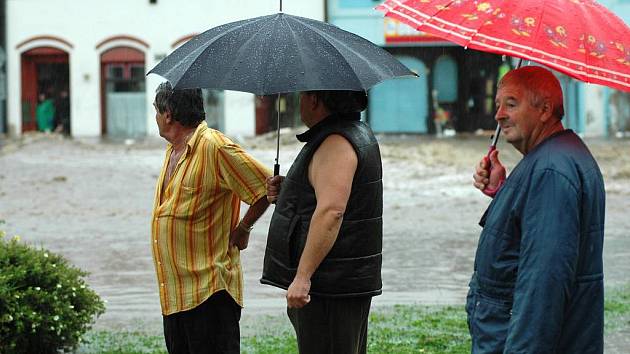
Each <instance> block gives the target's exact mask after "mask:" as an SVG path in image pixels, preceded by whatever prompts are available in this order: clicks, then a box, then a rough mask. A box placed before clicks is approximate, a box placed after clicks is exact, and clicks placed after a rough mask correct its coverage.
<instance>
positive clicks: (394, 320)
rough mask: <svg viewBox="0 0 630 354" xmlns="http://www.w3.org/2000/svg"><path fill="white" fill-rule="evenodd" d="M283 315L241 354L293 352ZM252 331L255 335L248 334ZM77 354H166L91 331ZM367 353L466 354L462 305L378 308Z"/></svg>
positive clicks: (144, 342) (627, 306) (142, 340)
mask: <svg viewBox="0 0 630 354" xmlns="http://www.w3.org/2000/svg"><path fill="white" fill-rule="evenodd" d="M605 311H606V328H605V333H606V334H612V333H615V332H618V331H622V330H628V329H629V328H630V285H626V286H623V287H618V288H614V289H607V291H606V302H605ZM286 322H288V320H286V319H284V315H278V316H271V317H268V318H264V319H262V320H259V321H256V323H255V324H254V327H253V328H250V329H249V330H248V331H249V332H252V333H256V334H255V335H250V336H246V337H244V338H242V340H241V351H242V353H256V354H285V353H286V354H289V353H291V354H292V353H297V346H296V343H295V335H294V333H293V331H292V329H291V328H290V327H288V326H283V325H282V323H285V324H286ZM252 329H253V331H252ZM85 340H86V341H87V343H85V344H83V345H82V346H81V349H80V350H79V353H81V354H88V353H89V354H92V353H99V354H154V353H155V354H157V353H160V354H162V353H166V349H165V348H164V339H163V337H162V334H161V333H159V334H147V333H143V332H142V331H91V332H89V333H88V334H87V335H86V337H85ZM368 352H369V353H379V354H380V353H384V354H386V353H396V354H399V353H400V354H406V353H415V354H417V353H427V354H429V353H449V354H459V353H470V338H469V335H468V328H467V326H466V313H465V312H464V308H463V306H449V307H442V306H420V305H397V306H394V307H389V308H377V309H373V310H372V314H371V315H370V324H369V334H368Z"/></svg>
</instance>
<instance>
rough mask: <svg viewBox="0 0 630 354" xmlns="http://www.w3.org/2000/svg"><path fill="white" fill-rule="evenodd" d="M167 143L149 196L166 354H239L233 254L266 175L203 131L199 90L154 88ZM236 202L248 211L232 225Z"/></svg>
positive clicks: (238, 292)
mask: <svg viewBox="0 0 630 354" xmlns="http://www.w3.org/2000/svg"><path fill="white" fill-rule="evenodd" d="M153 105H154V107H155V110H156V115H155V119H156V122H157V125H158V128H159V132H160V136H162V137H163V138H164V139H166V140H167V141H168V143H169V144H168V145H167V148H166V157H165V160H164V165H163V167H162V171H161V173H160V177H159V179H158V182H157V187H156V191H155V202H154V206H153V219H152V227H151V241H152V242H151V245H152V250H153V260H154V264H155V269H156V273H157V279H158V285H159V293H160V303H161V306H162V314H163V316H164V318H163V322H164V337H165V340H166V346H167V349H168V351H169V353H170V354H175V353H177V354H179V353H239V351H240V331H239V320H240V315H241V307H242V306H243V275H242V271H241V262H240V255H239V254H240V250H243V249H245V248H246V247H247V243H248V240H249V233H250V231H251V229H252V226H253V225H254V223H255V222H256V220H258V218H259V217H260V216H261V215H262V214H263V213H264V212H265V210H266V209H267V207H268V206H269V203H268V202H267V198H266V189H265V179H266V178H267V176H269V175H270V174H271V173H270V171H269V170H268V169H267V168H265V167H264V166H263V165H262V164H261V163H260V162H258V161H256V160H255V159H254V158H253V157H251V156H250V155H248V154H247V153H246V152H245V151H243V149H242V148H241V147H240V146H238V145H237V144H235V143H233V142H232V141H231V140H230V139H229V138H227V137H226V136H225V135H223V134H222V133H221V132H219V131H217V130H214V129H210V128H208V126H207V124H206V123H205V121H204V118H205V112H204V109H203V100H202V96H201V90H199V89H189V90H173V89H172V87H171V85H170V84H169V83H168V82H165V83H162V84H161V85H160V86H159V87H158V89H157V91H156V96H155V102H154V103H153ZM241 201H243V202H245V203H247V204H249V205H250V207H249V209H248V210H247V213H246V214H245V216H244V217H243V219H242V220H240V222H239V217H240V203H241Z"/></svg>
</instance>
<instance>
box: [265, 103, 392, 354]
mask: <svg viewBox="0 0 630 354" xmlns="http://www.w3.org/2000/svg"><path fill="white" fill-rule="evenodd" d="M366 106H367V96H366V94H365V92H357V91H309V92H302V93H301V94H300V114H301V117H302V121H303V122H304V124H306V126H307V127H308V128H309V130H308V131H307V132H305V133H303V134H300V135H298V136H297V138H298V140H300V141H302V142H305V143H306V145H304V147H303V148H302V150H301V152H300V154H299V155H298V156H297V157H296V159H295V161H294V162H293V165H292V166H291V168H290V169H289V172H288V173H287V175H286V177H281V176H275V177H273V178H268V180H267V196H268V197H267V198H268V200H269V201H270V202H274V201H276V202H277V203H276V208H275V211H274V213H273V216H272V219H271V225H270V227H269V236H268V239H267V248H266V251H265V261H264V268H263V276H262V279H261V282H262V283H264V284H270V285H273V286H277V287H280V288H283V289H287V295H286V297H287V307H288V308H287V313H288V315H289V319H290V320H291V323H292V324H293V327H294V329H295V333H296V335H297V340H298V348H299V350H300V353H302V354H304V353H344V354H346V353H365V352H366V347H367V322H368V314H369V311H370V303H371V300H372V296H375V295H379V294H381V288H382V282H381V262H382V255H381V251H382V236H383V222H382V214H383V184H382V180H381V178H382V166H381V155H380V150H379V147H378V142H377V141H376V139H375V137H374V134H373V133H372V130H371V129H370V128H369V127H368V126H367V124H365V123H363V122H361V121H360V118H361V115H360V113H359V112H361V111H362V110H364V109H365V108H366ZM280 186H282V188H280Z"/></svg>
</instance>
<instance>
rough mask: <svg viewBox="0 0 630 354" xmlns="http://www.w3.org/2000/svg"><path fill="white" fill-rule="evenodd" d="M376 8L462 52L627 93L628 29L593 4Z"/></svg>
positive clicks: (552, 0)
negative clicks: (505, 58) (511, 60)
mask: <svg viewBox="0 0 630 354" xmlns="http://www.w3.org/2000/svg"><path fill="white" fill-rule="evenodd" d="M377 9H378V10H381V11H383V12H384V13H385V15H386V16H389V17H392V18H395V19H397V20H399V21H402V22H404V23H406V24H408V25H410V26H412V27H414V28H416V29H418V30H420V31H423V32H427V33H429V34H433V35H436V36H438V37H441V38H444V39H446V40H449V41H451V42H455V43H457V44H459V45H462V46H464V47H467V48H473V49H477V50H481V51H485V52H491V53H497V54H506V55H509V56H515V57H519V58H523V59H527V60H532V61H536V62H538V63H540V64H544V65H546V66H548V67H551V68H553V69H556V70H558V71H560V72H562V73H565V74H567V75H569V76H571V77H574V78H576V79H578V80H582V81H584V82H591V83H596V84H601V85H606V86H609V87H612V88H616V89H620V90H624V91H630V28H628V26H627V25H626V24H625V23H624V22H623V21H622V20H621V19H620V18H619V17H617V16H616V15H615V14H613V13H612V12H610V11H609V10H608V9H606V8H605V7H604V6H602V5H600V4H598V3H597V2H595V1H593V0H545V1H542V0H511V1H508V0H486V1H483V0H387V1H385V3H383V4H381V5H379V6H378V7H377Z"/></svg>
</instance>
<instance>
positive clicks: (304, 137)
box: [295, 112, 361, 143]
mask: <svg viewBox="0 0 630 354" xmlns="http://www.w3.org/2000/svg"><path fill="white" fill-rule="evenodd" d="M340 120H357V121H358V120H361V113H360V112H350V113H333V114H331V115H329V116H328V117H326V118H324V119H322V120H321V121H320V122H319V123H317V124H315V125H314V126H312V127H311V128H310V129H309V130H307V131H305V132H304V133H302V134H298V135H296V136H295V137H296V138H297V139H298V140H299V141H301V142H303V143H307V142H309V141H311V140H312V139H313V137H315V136H317V134H318V133H319V132H321V131H322V130H324V128H326V127H328V126H330V125H332V124H333V123H335V122H338V121H340Z"/></svg>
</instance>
